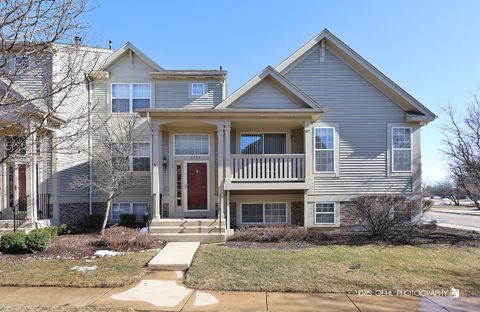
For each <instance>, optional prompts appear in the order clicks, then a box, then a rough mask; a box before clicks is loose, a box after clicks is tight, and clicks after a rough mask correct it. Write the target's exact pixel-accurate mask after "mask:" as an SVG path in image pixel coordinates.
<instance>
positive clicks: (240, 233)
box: [230, 225, 307, 243]
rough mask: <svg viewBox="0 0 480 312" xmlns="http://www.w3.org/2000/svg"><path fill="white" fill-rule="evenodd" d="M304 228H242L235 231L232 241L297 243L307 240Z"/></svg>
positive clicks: (280, 226) (281, 226)
mask: <svg viewBox="0 0 480 312" xmlns="http://www.w3.org/2000/svg"><path fill="white" fill-rule="evenodd" d="M306 235H307V234H306V232H305V229H304V228H303V227H298V226H291V225H278V226H266V227H250V228H241V229H239V230H236V231H235V234H234V235H233V237H231V238H230V240H232V241H242V242H259V243H260V242H262V243H267V242H293V241H295V242H297V241H304V240H305V239H306Z"/></svg>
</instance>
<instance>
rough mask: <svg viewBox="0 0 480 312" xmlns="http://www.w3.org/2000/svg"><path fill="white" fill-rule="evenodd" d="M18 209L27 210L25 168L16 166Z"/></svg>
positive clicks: (24, 166)
mask: <svg viewBox="0 0 480 312" xmlns="http://www.w3.org/2000/svg"><path fill="white" fill-rule="evenodd" d="M18 208H19V210H27V166H26V165H19V166H18Z"/></svg>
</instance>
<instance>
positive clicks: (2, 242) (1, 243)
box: [0, 232, 27, 253]
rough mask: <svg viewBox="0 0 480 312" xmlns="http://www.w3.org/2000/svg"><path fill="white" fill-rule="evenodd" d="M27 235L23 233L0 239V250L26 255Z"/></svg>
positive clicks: (10, 234)
mask: <svg viewBox="0 0 480 312" xmlns="http://www.w3.org/2000/svg"><path fill="white" fill-rule="evenodd" d="M26 240H27V235H26V234H25V233H23V232H15V233H8V234H5V235H3V236H2V237H1V238H0V249H1V250H2V252H5V253H24V252H26V251H27V244H26Z"/></svg>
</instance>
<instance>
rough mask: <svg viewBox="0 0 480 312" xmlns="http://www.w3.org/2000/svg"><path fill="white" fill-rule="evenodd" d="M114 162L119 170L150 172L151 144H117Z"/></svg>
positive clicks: (113, 147) (113, 148) (113, 157)
mask: <svg viewBox="0 0 480 312" xmlns="http://www.w3.org/2000/svg"><path fill="white" fill-rule="evenodd" d="M112 162H113V163H114V165H115V166H116V167H117V169H118V170H123V171H150V143H133V144H132V145H130V143H116V144H114V145H113V146H112Z"/></svg>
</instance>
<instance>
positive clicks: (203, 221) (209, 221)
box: [150, 219, 225, 227]
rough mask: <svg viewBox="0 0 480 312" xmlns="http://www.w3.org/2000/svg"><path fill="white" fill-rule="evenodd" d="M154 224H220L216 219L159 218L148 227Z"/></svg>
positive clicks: (223, 224) (223, 221)
mask: <svg viewBox="0 0 480 312" xmlns="http://www.w3.org/2000/svg"><path fill="white" fill-rule="evenodd" d="M221 225H222V226H225V219H222V222H221ZM156 226H182V227H186V226H220V222H219V220H218V219H160V220H152V223H151V224H150V227H156Z"/></svg>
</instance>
